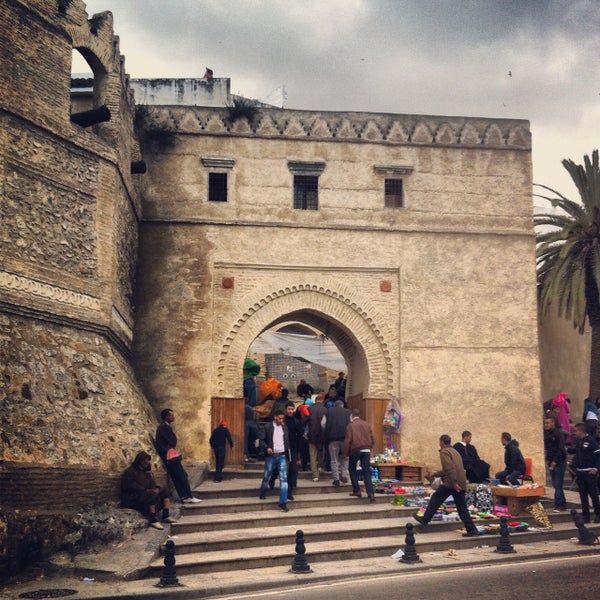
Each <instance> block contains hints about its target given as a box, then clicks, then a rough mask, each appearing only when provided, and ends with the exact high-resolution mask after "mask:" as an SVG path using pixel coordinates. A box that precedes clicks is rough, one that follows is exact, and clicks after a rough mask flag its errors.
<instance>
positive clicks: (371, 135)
mask: <svg viewBox="0 0 600 600" xmlns="http://www.w3.org/2000/svg"><path fill="white" fill-rule="evenodd" d="M360 137H361V138H362V139H363V140H369V141H372V142H376V141H380V140H383V133H381V129H379V126H378V125H377V123H375V121H373V120H372V119H370V120H369V121H367V124H366V125H365V126H364V127H363V130H362V131H361V132H360Z"/></svg>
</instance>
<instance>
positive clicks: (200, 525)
mask: <svg viewBox="0 0 600 600" xmlns="http://www.w3.org/2000/svg"><path fill="white" fill-rule="evenodd" d="M318 500H319V497H318V496H317V500H313V499H311V497H310V496H307V497H306V498H305V501H304V502H302V501H300V502H298V501H295V502H290V503H289V504H288V506H289V508H290V511H289V512H287V513H284V512H282V511H280V510H278V508H277V507H276V506H275V505H274V503H273V502H268V501H260V500H258V501H256V502H255V503H253V504H251V505H249V504H248V502H243V503H241V504H238V503H236V504H235V505H231V506H229V508H231V509H232V510H230V511H229V512H224V511H221V512H220V513H215V512H213V509H211V508H210V507H204V506H203V509H204V508H206V509H207V511H206V512H201V509H199V508H197V507H195V506H194V507H190V508H189V509H186V512H185V513H184V516H183V517H182V518H181V519H179V520H178V521H177V522H176V523H174V524H173V525H172V526H171V532H172V533H173V535H179V534H188V533H194V532H200V531H202V532H210V531H218V530H231V529H251V528H254V527H264V528H267V527H272V526H276V525H282V524H285V523H297V522H298V520H302V519H305V520H306V522H309V523H315V524H323V523H331V522H332V521H335V522H336V523H339V522H350V523H354V522H355V521H369V520H373V519H394V518H402V517H405V516H410V515H411V514H412V513H413V512H414V511H415V507H401V506H393V505H392V504H391V501H390V500H389V497H382V499H381V501H380V502H377V503H375V504H371V503H365V502H364V501H361V500H359V499H356V500H357V502H355V503H353V502H352V500H353V499H352V498H350V499H349V500H350V503H345V502H343V501H340V502H339V504H327V505H322V504H321V505H319V504H318ZM378 500H380V499H378ZM385 500H387V501H385ZM233 509H235V510H233ZM238 509H239V510H238ZM207 514H209V515H210V517H209V518H207V516H206V515H207ZM515 519H521V520H524V521H527V522H532V518H531V516H530V515H526V516H525V515H520V516H519V517H515ZM550 519H551V521H552V522H553V523H555V522H556V523H558V522H564V521H567V522H571V521H572V518H571V515H570V514H569V513H568V512H563V513H560V514H552V515H551V516H550ZM483 522H487V521H484V520H478V521H477V523H483ZM489 522H491V523H494V522H498V519H494V520H490V521H489ZM448 525H449V526H451V523H448Z"/></svg>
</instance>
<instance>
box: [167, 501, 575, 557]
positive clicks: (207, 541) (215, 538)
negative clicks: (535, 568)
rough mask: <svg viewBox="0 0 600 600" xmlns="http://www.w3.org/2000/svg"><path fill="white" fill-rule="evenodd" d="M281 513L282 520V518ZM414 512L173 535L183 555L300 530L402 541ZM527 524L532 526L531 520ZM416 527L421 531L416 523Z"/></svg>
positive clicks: (449, 527) (286, 516)
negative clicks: (327, 521) (326, 524)
mask: <svg viewBox="0 0 600 600" xmlns="http://www.w3.org/2000/svg"><path fill="white" fill-rule="evenodd" d="M278 513H279V514H282V515H283V517H281V518H280V517H279V514H278ZM369 513H370V514H369ZM411 513H412V509H400V510H389V511H387V512H382V511H374V512H370V511H363V512H358V511H356V512H354V513H353V514H340V513H338V514H335V515H329V525H328V526H327V527H323V521H315V519H314V518H313V515H312V514H311V511H310V510H303V511H294V514H290V513H281V511H272V512H270V513H266V514H265V521H266V522H264V521H263V522H260V521H259V522H257V521H256V520H252V515H247V521H246V522H247V523H248V525H249V526H248V527H245V528H240V527H237V526H233V527H230V526H231V524H227V526H225V524H223V525H224V526H222V527H220V528H215V529H212V530H206V529H205V528H203V529H202V531H197V529H196V530H194V529H192V528H190V529H185V528H181V527H172V529H171V534H172V538H173V539H174V540H175V539H176V543H177V547H178V553H180V554H186V553H189V552H201V551H202V552H208V551H211V552H212V551H219V550H229V549H232V550H233V549H236V548H255V547H257V546H258V547H264V546H276V545H285V544H293V543H294V540H295V535H296V531H297V530H298V529H299V528H300V529H302V531H304V533H305V535H307V536H310V538H311V540H312V541H316V542H319V541H326V540H331V539H333V538H335V539H337V540H344V539H345V540H348V539H352V538H355V537H360V538H367V537H380V536H383V535H388V536H391V537H394V538H396V539H398V540H399V539H401V537H402V536H403V535H404V534H405V531H406V524H407V523H408V522H413V521H412V519H411V516H410V515H411ZM323 516H325V515H323ZM365 517H367V518H365ZM523 520H525V519H523ZM526 522H528V523H531V519H529V520H526ZM476 523H477V524H478V525H482V524H484V523H485V524H498V523H499V519H490V520H486V521H483V520H477V521H476ZM552 523H553V525H554V526H558V524H559V523H560V524H564V523H572V519H571V518H570V516H569V515H564V516H557V518H555V519H553V520H552ZM414 525H415V527H417V528H421V526H420V525H418V524H417V523H414ZM228 526H229V527H228ZM196 527H197V526H196ZM432 527H435V530H436V531H437V532H449V531H455V530H456V529H457V528H461V527H462V523H460V522H434V523H433V525H432ZM398 536H400V537H398Z"/></svg>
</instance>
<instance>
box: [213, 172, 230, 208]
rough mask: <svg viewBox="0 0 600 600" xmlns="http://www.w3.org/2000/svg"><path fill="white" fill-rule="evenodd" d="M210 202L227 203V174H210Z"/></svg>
mask: <svg viewBox="0 0 600 600" xmlns="http://www.w3.org/2000/svg"><path fill="white" fill-rule="evenodd" d="M208 201H209V202H227V173H209V174H208Z"/></svg>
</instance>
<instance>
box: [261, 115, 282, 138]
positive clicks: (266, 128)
mask: <svg viewBox="0 0 600 600" xmlns="http://www.w3.org/2000/svg"><path fill="white" fill-rule="evenodd" d="M256 133H258V134H260V135H280V132H279V129H277V127H276V126H275V122H274V121H273V118H272V117H271V116H270V115H265V116H264V117H263V119H262V120H261V122H260V124H259V126H258V127H257V128H256Z"/></svg>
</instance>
